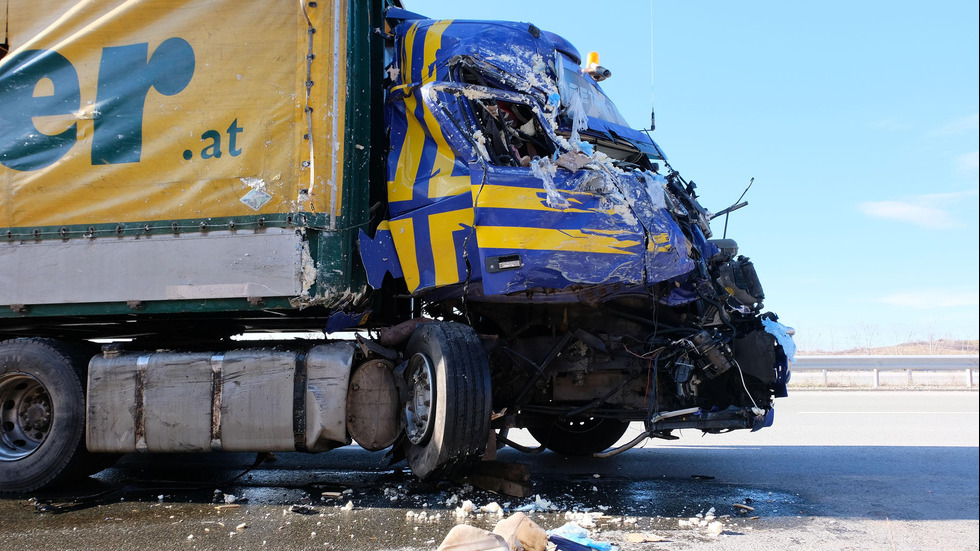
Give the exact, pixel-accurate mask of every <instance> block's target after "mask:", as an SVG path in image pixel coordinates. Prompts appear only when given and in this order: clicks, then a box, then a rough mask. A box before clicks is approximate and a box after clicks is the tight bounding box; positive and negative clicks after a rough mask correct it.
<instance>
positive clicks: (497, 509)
mask: <svg viewBox="0 0 980 551" xmlns="http://www.w3.org/2000/svg"><path fill="white" fill-rule="evenodd" d="M480 512H482V513H486V514H488V515H497V516H498V517H502V516H504V509H503V508H502V507H501V506H500V504H499V503H497V502H496V501H491V502H490V503H487V504H486V505H484V506H483V507H480Z"/></svg>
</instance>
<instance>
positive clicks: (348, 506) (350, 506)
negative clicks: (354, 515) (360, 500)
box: [341, 501, 354, 511]
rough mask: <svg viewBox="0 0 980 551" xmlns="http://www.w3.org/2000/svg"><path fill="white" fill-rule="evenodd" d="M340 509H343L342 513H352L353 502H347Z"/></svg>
mask: <svg viewBox="0 0 980 551" xmlns="http://www.w3.org/2000/svg"><path fill="white" fill-rule="evenodd" d="M341 509H343V510H344V511H353V510H354V502H353V501H348V502H347V505H344V506H343V507H341Z"/></svg>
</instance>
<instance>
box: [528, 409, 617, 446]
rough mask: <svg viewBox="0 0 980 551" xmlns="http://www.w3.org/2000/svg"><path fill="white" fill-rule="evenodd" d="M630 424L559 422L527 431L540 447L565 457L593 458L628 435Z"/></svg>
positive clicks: (592, 419) (598, 420) (597, 420)
mask: <svg viewBox="0 0 980 551" xmlns="http://www.w3.org/2000/svg"><path fill="white" fill-rule="evenodd" d="M629 426H630V424H629V421H620V420H619V419H609V418H605V417H601V418H600V417H589V418H587V419H572V420H569V419H562V418H556V419H554V420H553V421H552V422H551V423H549V424H547V425H537V426H531V427H528V428H527V430H528V432H530V433H531V436H533V437H534V439H535V440H537V441H538V443H540V444H541V445H543V446H544V447H546V448H548V449H549V450H551V451H553V452H555V453H560V454H562V455H592V454H594V453H597V452H601V451H603V450H605V449H607V448H609V446H612V445H613V444H615V443H616V441H617V440H619V439H620V438H622V437H623V435H624V434H626V429H627V428H629Z"/></svg>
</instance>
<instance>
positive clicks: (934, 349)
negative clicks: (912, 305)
mask: <svg viewBox="0 0 980 551" xmlns="http://www.w3.org/2000/svg"><path fill="white" fill-rule="evenodd" d="M977 353H980V341H978V340H950V339H937V340H932V341H915V342H906V343H902V344H896V345H894V346H880V347H877V348H850V349H848V350H800V351H799V352H798V354H800V355H801V356H822V355H840V356H868V355H870V356H949V355H960V354H977Z"/></svg>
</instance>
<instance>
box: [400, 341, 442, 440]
mask: <svg viewBox="0 0 980 551" xmlns="http://www.w3.org/2000/svg"><path fill="white" fill-rule="evenodd" d="M406 375H407V377H408V383H409V387H410V391H409V398H408V402H407V403H406V404H405V423H406V424H405V434H406V436H408V440H409V441H410V442H411V443H412V444H415V445H417V446H420V445H423V444H424V443H425V442H426V441H428V439H429V437H430V436H431V435H432V419H433V417H435V416H434V415H433V412H434V409H435V408H434V406H433V404H434V403H435V394H436V393H435V372H434V371H433V369H432V362H431V361H429V358H427V357H426V356H425V355H424V354H421V353H419V354H415V355H414V356H412V359H411V360H409V361H408V370H407V371H406Z"/></svg>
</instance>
